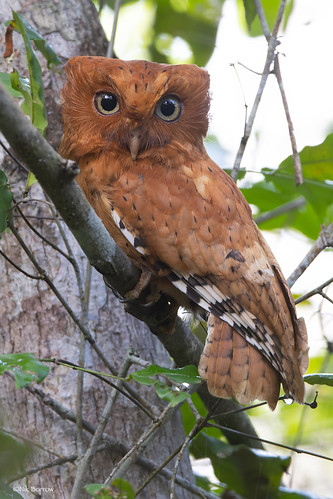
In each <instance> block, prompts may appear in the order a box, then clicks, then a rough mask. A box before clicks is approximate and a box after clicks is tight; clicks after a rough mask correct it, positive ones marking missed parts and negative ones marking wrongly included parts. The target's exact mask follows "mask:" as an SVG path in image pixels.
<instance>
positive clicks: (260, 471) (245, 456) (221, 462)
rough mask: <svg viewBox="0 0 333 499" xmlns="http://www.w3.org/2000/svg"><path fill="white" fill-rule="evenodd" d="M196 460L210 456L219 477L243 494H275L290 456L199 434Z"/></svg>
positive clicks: (194, 448) (193, 448)
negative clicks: (278, 454)
mask: <svg viewBox="0 0 333 499" xmlns="http://www.w3.org/2000/svg"><path fill="white" fill-rule="evenodd" d="M191 453H192V454H193V455H194V457H195V458H196V459H199V458H201V457H209V458H210V460H211V462H212V465H213V468H214V473H215V475H216V476H217V478H218V479H219V480H220V481H221V482H223V483H226V484H227V485H228V487H229V488H231V489H232V490H234V491H235V492H238V493H239V494H240V495H242V496H244V497H271V498H273V497H276V494H277V491H278V487H279V484H280V481H281V477H282V474H283V473H284V472H285V471H287V469H288V467H289V464H290V457H281V456H277V455H275V454H271V453H269V452H265V451H261V450H258V449H250V448H249V447H247V446H245V445H235V446H232V445H229V444H226V443H224V442H221V441H220V440H218V439H216V438H212V437H209V436H208V435H206V434H205V433H200V434H199V435H198V436H197V437H196V438H195V439H194V440H193V442H192V444H191Z"/></svg>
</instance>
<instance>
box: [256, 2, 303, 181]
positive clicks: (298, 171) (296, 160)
mask: <svg viewBox="0 0 333 499" xmlns="http://www.w3.org/2000/svg"><path fill="white" fill-rule="evenodd" d="M254 3H255V6H256V11H257V14H258V18H259V21H260V25H261V29H262V31H263V33H264V35H265V38H266V40H267V41H269V39H270V36H271V35H270V31H269V26H268V24H267V21H266V17H265V13H264V9H263V8H262V4H261V1H260V0H254ZM273 72H274V74H275V77H276V79H277V82H278V85H279V89H280V93H281V97H282V102H283V107H284V112H285V114H286V118H287V122H288V129H289V137H290V143H291V149H292V155H293V164H294V172H295V180H296V185H300V184H302V183H303V175H302V165H301V160H300V157H299V154H298V151H297V145H296V137H295V134H294V126H293V123H292V120H291V116H290V112H289V106H288V101H287V97H286V93H285V90H284V85H283V81H282V76H281V70H280V62H279V56H278V54H276V57H275V60H274V70H273Z"/></svg>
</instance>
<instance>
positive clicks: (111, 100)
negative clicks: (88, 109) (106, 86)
mask: <svg viewBox="0 0 333 499" xmlns="http://www.w3.org/2000/svg"><path fill="white" fill-rule="evenodd" d="M100 102H101V107H102V108H103V109H104V111H113V110H114V109H115V108H116V106H117V97H116V96H115V95H113V94H104V95H103V97H101V101H100Z"/></svg>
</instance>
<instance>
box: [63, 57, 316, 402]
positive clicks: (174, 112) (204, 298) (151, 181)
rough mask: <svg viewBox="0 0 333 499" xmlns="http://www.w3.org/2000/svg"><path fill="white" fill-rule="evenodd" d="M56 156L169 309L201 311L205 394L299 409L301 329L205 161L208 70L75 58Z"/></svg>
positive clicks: (264, 255) (260, 246)
mask: <svg viewBox="0 0 333 499" xmlns="http://www.w3.org/2000/svg"><path fill="white" fill-rule="evenodd" d="M66 73H67V83H66V85H65V87H64V90H63V101H64V103H63V123H64V133H63V138H62V142H61V147H60V154H62V155H63V156H64V157H65V158H70V159H72V160H75V161H76V162H77V163H78V164H79V167H80V173H79V175H78V177H77V181H78V183H79V185H80V186H81V188H82V190H83V192H84V193H85V195H86V197H87V199H88V200H89V202H90V203H91V205H92V206H93V208H94V209H95V211H96V213H97V214H98V216H99V217H100V218H101V219H102V221H103V223H104V224H105V226H106V228H107V229H108V231H109V232H110V234H111V236H112V237H113V238H114V240H115V241H116V243H117V244H118V245H119V246H120V247H121V248H122V249H123V250H124V252H125V253H126V254H127V255H128V256H129V257H130V258H131V259H132V260H133V261H134V262H136V263H137V264H138V265H139V266H140V268H143V267H144V268H147V269H149V270H150V271H151V272H152V274H153V275H154V276H155V278H156V279H158V281H159V283H160V289H161V290H163V291H164V292H166V293H167V294H168V295H169V296H170V297H171V298H172V299H173V300H175V301H176V302H177V306H185V307H189V308H192V309H195V310H204V311H206V312H208V313H209V317H208V323H207V324H208V334H207V339H206V345H205V347H204V350H203V353H202V356H201V359H200V363H199V373H200V375H201V377H202V378H203V379H204V380H206V381H207V385H208V389H209V391H210V393H211V394H212V395H215V396H217V397H221V398H230V397H233V398H235V399H236V400H237V401H239V402H240V403H249V402H251V401H253V400H255V399H259V400H265V401H267V402H268V404H269V406H270V407H271V408H272V409H274V408H275V406H276V403H277V401H278V398H279V393H280V383H282V385H283V388H284V390H285V392H286V393H287V394H288V395H290V396H292V397H293V398H294V399H295V400H296V401H297V402H299V403H303V402H304V382H303V377H302V374H304V372H305V371H306V369H307V365H308V345H307V333H306V328H305V324H304V321H303V319H297V317H296V310H295V305H294V302H293V298H292V295H291V293H290V290H289V288H288V285H287V283H286V281H285V279H284V277H283V275H282V272H281V269H280V267H279V265H278V263H277V261H276V260H275V258H274V256H273V254H272V252H271V250H270V248H269V247H268V245H267V243H266V242H265V240H264V238H263V236H262V234H261V232H260V231H259V229H258V228H257V226H256V224H255V222H254V220H253V218H252V215H251V209H250V207H249V205H248V203H247V202H246V200H245V198H244V197H243V195H242V193H241V192H240V190H239V189H238V187H237V186H236V184H235V183H234V181H233V180H232V179H231V178H230V177H229V175H227V173H225V172H224V171H223V170H222V169H221V168H220V167H219V166H217V165H216V164H215V163H214V162H213V161H212V160H211V159H210V158H209V156H208V154H207V152H206V150H205V147H204V144H203V138H204V137H205V135H206V133H207V128H208V111H209V104H210V95H209V75H208V73H207V71H206V70H204V69H202V68H199V67H197V66H195V65H168V64H157V63H152V62H147V61H123V60H119V59H107V58H104V57H88V56H87V57H74V58H72V59H70V61H69V62H68V63H67V65H66Z"/></svg>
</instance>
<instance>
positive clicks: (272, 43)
mask: <svg viewBox="0 0 333 499" xmlns="http://www.w3.org/2000/svg"><path fill="white" fill-rule="evenodd" d="M259 3H260V2H259ZM260 5H261V4H260ZM285 6H286V0H281V2H280V7H279V11H278V14H277V18H276V21H275V25H274V29H273V33H272V35H271V36H270V37H269V40H268V50H267V57H266V62H265V66H264V69H263V72H262V76H261V79H260V84H259V88H258V91H257V94H256V96H255V99H254V103H253V106H252V109H251V112H250V116H249V119H248V121H247V123H246V126H245V132H244V136H243V137H242V139H241V143H240V145H239V148H238V152H237V155H236V159H235V162H234V166H233V169H232V172H231V177H232V178H233V179H234V180H236V179H237V176H238V171H239V168H240V164H241V161H242V158H243V155H244V151H245V148H246V145H247V142H248V140H249V137H250V135H251V131H252V127H253V123H254V119H255V116H256V114H257V110H258V107H259V104H260V100H261V97H262V94H263V91H264V88H265V86H266V83H267V79H268V76H269V74H270V72H271V65H272V62H273V61H274V58H275V56H276V53H275V49H276V47H277V46H278V44H279V42H278V40H277V34H278V31H279V27H280V24H281V21H282V17H283V13H284V9H285Z"/></svg>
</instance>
